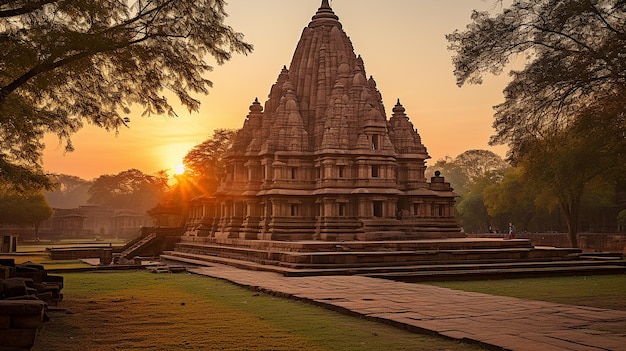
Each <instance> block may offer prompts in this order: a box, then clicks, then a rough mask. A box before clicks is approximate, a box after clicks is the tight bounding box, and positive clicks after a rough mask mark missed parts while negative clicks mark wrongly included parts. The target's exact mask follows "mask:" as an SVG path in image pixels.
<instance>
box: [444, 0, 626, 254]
mask: <svg viewBox="0 0 626 351" xmlns="http://www.w3.org/2000/svg"><path fill="white" fill-rule="evenodd" d="M625 10H626V2H624V1H623V0H586V1H567V0H540V1H530V2H529V1H516V2H514V3H513V4H512V5H511V6H510V7H508V8H505V9H503V11H502V12H501V13H498V14H495V15H494V16H493V17H492V16H491V15H490V14H489V13H487V12H476V11H475V12H474V13H473V14H472V20H473V23H471V24H470V25H469V26H468V27H467V30H466V31H464V32H460V31H458V30H457V31H455V32H454V33H452V34H449V35H448V36H447V39H448V40H449V42H450V47H449V48H450V49H451V50H453V51H455V52H456V55H455V56H454V58H453V62H454V65H455V75H456V77H457V83H458V85H459V86H463V85H464V84H466V83H467V84H479V83H481V80H482V76H483V75H485V74H499V73H501V72H502V71H504V70H505V69H507V68H508V67H509V65H510V63H511V60H512V59H513V58H519V57H521V55H522V54H524V55H525V56H524V58H525V65H524V67H523V68H522V69H520V70H514V71H512V72H511V76H512V80H511V82H510V83H509V84H508V86H507V87H506V88H505V90H504V97H505V101H504V102H503V103H502V104H500V105H497V106H495V121H494V128H495V130H496V134H495V135H493V136H492V138H491V140H490V143H491V144H508V145H509V146H510V155H509V157H510V160H511V161H512V162H513V163H515V164H518V165H521V166H522V167H523V169H524V170H525V172H526V173H525V174H526V175H527V176H528V177H529V178H530V179H533V180H534V181H536V182H538V183H540V184H544V185H545V186H546V187H547V188H548V189H549V190H550V191H551V192H552V193H553V194H554V196H556V197H557V199H558V202H559V204H560V207H561V209H562V211H563V213H564V215H565V216H566V218H567V222H568V232H569V236H570V240H571V243H572V245H573V246H576V244H577V243H576V232H577V230H578V219H579V211H580V201H581V198H582V196H583V193H584V190H585V187H586V186H587V184H588V183H589V182H590V181H592V180H593V179H594V178H596V177H600V176H607V175H613V174H618V173H623V172H624V171H626V114H625V113H626V98H625V97H626V84H624V83H625V82H626V60H624V57H626V11H625ZM563 145H568V147H570V148H571V149H569V150H568V149H567V148H566V147H564V146H563Z"/></svg>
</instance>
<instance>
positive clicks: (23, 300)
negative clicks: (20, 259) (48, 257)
mask: <svg viewBox="0 0 626 351" xmlns="http://www.w3.org/2000/svg"><path fill="white" fill-rule="evenodd" d="M62 289H63V277H61V276H53V275H48V273H47V272H46V271H45V269H44V268H43V266H41V265H37V264H31V263H24V264H17V265H16V264H15V261H14V260H13V259H0V350H11V351H22V350H30V349H31V348H32V347H33V344H34V343H35V337H36V335H37V330H38V329H39V328H40V327H41V325H42V323H43V322H44V321H47V320H48V316H47V308H48V306H56V305H57V304H58V303H59V302H60V301H61V300H62V299H63V294H62V293H61V290H62Z"/></svg>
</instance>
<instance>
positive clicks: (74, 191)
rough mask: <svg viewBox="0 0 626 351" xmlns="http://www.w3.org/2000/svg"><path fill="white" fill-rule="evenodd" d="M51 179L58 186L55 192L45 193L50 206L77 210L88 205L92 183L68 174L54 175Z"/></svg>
mask: <svg viewBox="0 0 626 351" xmlns="http://www.w3.org/2000/svg"><path fill="white" fill-rule="evenodd" d="M50 178H51V179H52V180H53V181H54V182H55V183H56V184H57V186H56V188H55V189H54V190H53V191H47V192H44V195H45V196H46V200H47V201H48V203H49V204H50V206H52V207H54V208H76V207H78V206H81V205H85V204H86V203H87V199H88V198H89V194H88V191H89V187H90V186H91V182H90V181H87V180H84V179H82V178H79V177H76V176H73V175H68V174H54V175H52V176H51V177H50Z"/></svg>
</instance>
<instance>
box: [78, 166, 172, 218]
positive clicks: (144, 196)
mask: <svg viewBox="0 0 626 351" xmlns="http://www.w3.org/2000/svg"><path fill="white" fill-rule="evenodd" d="M167 181H168V176H167V174H166V173H165V172H164V171H162V172H159V173H158V174H157V175H148V174H144V173H143V172H141V171H140V170H137V169H129V170H126V171H123V172H120V173H118V174H115V175H109V174H105V175H102V176H100V177H98V178H96V179H95V180H94V181H93V184H92V185H91V187H90V188H89V200H88V201H89V203H92V204H96V205H101V206H109V207H111V208H114V209H132V210H135V211H138V212H144V211H146V210H148V209H149V208H152V207H153V206H155V205H156V204H157V202H158V201H159V198H160V196H161V194H162V193H163V192H165V191H166V189H167V187H168V185H167Z"/></svg>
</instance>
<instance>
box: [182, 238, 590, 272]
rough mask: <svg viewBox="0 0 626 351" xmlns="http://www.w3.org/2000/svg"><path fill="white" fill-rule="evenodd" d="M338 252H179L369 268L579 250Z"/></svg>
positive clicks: (551, 256) (196, 248)
mask: <svg viewBox="0 0 626 351" xmlns="http://www.w3.org/2000/svg"><path fill="white" fill-rule="evenodd" d="M333 249H335V250H338V251H325V252H293V251H280V250H278V251H275V250H273V248H271V247H270V248H266V247H260V248H248V247H245V248H244V247H229V246H220V245H207V244H202V245H195V244H187V243H179V244H177V246H176V252H181V253H189V254H198V255H206V256H216V257H221V258H227V259H236V260H244V261H245V260H247V261H252V262H257V263H261V264H274V265H283V266H288V267H292V268H328V266H329V265H333V266H338V265H340V266H344V267H360V266H364V267H369V266H380V265H385V266H387V265H389V266H391V265H410V264H418V263H429V264H437V263H439V262H490V261H493V260H499V261H506V260H520V259H527V260H539V259H541V260H561V259H563V258H567V257H568V256H569V255H571V254H572V253H577V252H578V251H577V250H570V249H553V248H552V249H535V248H532V247H510V248H506V247H505V248H499V249H497V248H485V249H467V250H460V249H458V250H413V251H412V250H402V251H394V250H392V249H387V250H380V251H352V249H351V248H350V247H349V246H347V247H346V246H343V243H342V244H335V245H334V247H333Z"/></svg>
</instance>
